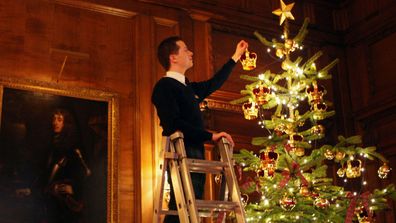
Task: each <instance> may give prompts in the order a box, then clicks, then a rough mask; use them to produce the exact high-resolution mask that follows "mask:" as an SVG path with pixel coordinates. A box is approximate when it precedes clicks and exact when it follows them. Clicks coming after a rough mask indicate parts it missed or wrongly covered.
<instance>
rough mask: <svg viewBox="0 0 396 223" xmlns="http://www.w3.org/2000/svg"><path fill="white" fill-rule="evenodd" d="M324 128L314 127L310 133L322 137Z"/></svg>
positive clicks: (320, 126) (321, 126)
mask: <svg viewBox="0 0 396 223" xmlns="http://www.w3.org/2000/svg"><path fill="white" fill-rule="evenodd" d="M324 131H325V128H324V127H323V125H315V126H313V127H312V128H311V133H312V134H316V135H323V134H324Z"/></svg>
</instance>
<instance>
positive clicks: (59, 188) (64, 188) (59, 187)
mask: <svg viewBox="0 0 396 223" xmlns="http://www.w3.org/2000/svg"><path fill="white" fill-rule="evenodd" d="M54 190H55V192H56V193H57V194H73V187H72V186H71V185H70V184H55V187H54Z"/></svg>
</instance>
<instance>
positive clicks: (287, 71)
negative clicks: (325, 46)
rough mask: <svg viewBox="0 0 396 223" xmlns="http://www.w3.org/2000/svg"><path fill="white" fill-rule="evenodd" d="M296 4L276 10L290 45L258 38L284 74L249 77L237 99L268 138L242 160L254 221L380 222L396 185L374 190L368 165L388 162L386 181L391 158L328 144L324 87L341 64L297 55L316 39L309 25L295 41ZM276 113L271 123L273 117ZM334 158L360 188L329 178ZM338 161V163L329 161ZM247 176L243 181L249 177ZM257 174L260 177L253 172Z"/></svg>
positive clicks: (247, 59) (355, 145)
mask: <svg viewBox="0 0 396 223" xmlns="http://www.w3.org/2000/svg"><path fill="white" fill-rule="evenodd" d="M293 5H294V3H292V4H288V5H286V4H285V3H284V2H283V1H282V0H281V8H280V9H277V10H275V11H273V13H274V14H276V15H278V16H280V25H281V26H283V35H282V40H281V41H277V40H276V39H273V40H272V41H269V40H267V39H266V38H264V37H263V36H262V35H261V34H260V33H258V32H255V33H254V35H255V36H256V37H257V38H258V39H259V40H260V42H262V43H263V44H264V45H265V46H266V47H268V52H269V53H272V52H274V51H275V55H276V57H277V60H279V61H281V69H280V70H281V71H280V72H279V73H272V72H271V71H269V70H267V71H265V72H264V73H262V74H260V75H258V76H250V75H242V76H241V79H244V80H246V81H248V82H249V84H247V85H246V86H245V89H244V90H242V91H241V94H242V95H243V97H242V98H240V99H237V100H234V101H232V103H234V104H242V108H243V112H244V117H245V118H246V119H248V120H253V119H258V124H259V125H261V127H262V128H263V129H267V130H268V134H267V135H265V136H263V137H257V138H254V139H253V140H252V144H253V145H254V146H258V147H259V148H260V151H259V153H258V154H255V153H254V152H252V151H248V150H245V149H242V150H240V152H239V153H238V154H235V156H234V158H235V160H236V162H237V163H238V167H239V169H243V171H248V172H249V173H250V175H249V173H247V174H246V176H248V177H245V180H244V181H243V182H242V183H241V185H240V187H241V191H242V193H243V196H245V202H246V203H245V204H246V207H245V211H246V215H247V220H248V222H336V223H338V222H347V223H349V222H353V221H358V222H366V223H367V222H374V220H375V216H374V213H375V212H376V211H378V210H381V209H385V208H386V207H387V199H388V198H389V197H391V198H395V197H396V193H395V189H394V185H389V186H387V187H386V188H382V189H376V190H374V191H366V190H365V187H364V186H365V185H366V184H367V181H366V180H365V179H364V164H365V162H366V160H367V159H370V160H375V161H378V162H381V163H382V164H383V165H382V166H381V167H380V168H379V169H378V176H379V177H380V178H386V177H387V175H388V173H389V172H390V168H389V166H388V165H387V162H388V161H387V160H386V158H385V157H383V156H382V155H381V154H379V153H377V152H376V148H375V147H373V146H370V147H364V146H362V139H361V137H360V136H352V137H343V136H339V137H338V141H339V142H338V143H337V144H336V145H320V139H322V138H323V137H324V135H325V128H324V126H323V124H322V122H323V121H324V120H325V119H327V118H329V117H331V116H333V115H335V112H334V111H332V110H331V109H330V105H331V103H329V102H327V101H325V99H324V96H325V94H326V89H325V88H324V87H323V85H321V84H320V83H319V82H320V81H322V80H326V79H330V78H331V74H330V73H329V71H330V70H331V68H332V67H333V66H334V65H336V63H337V62H338V60H334V61H333V62H331V63H330V64H328V65H327V66H324V67H323V68H321V69H318V68H317V67H316V64H315V62H316V61H317V59H318V58H319V57H320V56H321V55H322V52H318V53H316V54H314V55H313V56H312V57H310V58H309V59H308V60H306V61H305V62H304V61H303V58H302V57H296V58H294V59H293V57H292V54H293V53H294V52H296V51H297V50H298V49H302V42H303V40H304V38H305V36H306V35H307V33H308V30H307V27H308V19H306V20H305V21H304V24H303V25H302V27H301V28H300V30H299V32H298V33H297V35H295V36H294V38H291V37H290V36H289V28H288V19H294V17H293V15H292V14H291V9H292V7H293ZM256 59H257V55H256V54H255V53H253V52H249V51H246V53H245V55H244V56H242V58H241V62H242V65H243V68H244V70H252V69H254V68H255V64H256ZM268 113H270V114H271V115H270V117H268ZM326 160H332V161H331V162H335V165H337V166H339V169H338V171H337V175H338V177H341V178H344V181H345V182H347V181H348V180H349V179H350V180H352V179H353V180H355V181H356V180H360V183H359V184H361V185H359V186H360V189H359V190H355V191H352V190H351V191H348V190H346V189H345V188H344V187H342V186H336V185H335V182H333V181H334V180H333V178H329V177H328V176H327V171H326V170H327V165H326V164H325V161H326ZM326 162H330V161H326ZM239 172H240V174H239V175H240V176H241V175H242V171H239ZM252 173H253V174H252ZM252 193H256V194H259V196H256V197H259V199H256V201H247V198H248V194H252Z"/></svg>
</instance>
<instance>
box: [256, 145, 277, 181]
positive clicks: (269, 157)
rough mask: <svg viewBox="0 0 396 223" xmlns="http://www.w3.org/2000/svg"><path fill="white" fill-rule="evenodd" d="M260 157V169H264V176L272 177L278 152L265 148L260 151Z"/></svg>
mask: <svg viewBox="0 0 396 223" xmlns="http://www.w3.org/2000/svg"><path fill="white" fill-rule="evenodd" d="M260 159H261V169H262V170H263V171H264V176H265V177H268V178H272V177H274V174H275V170H276V166H277V162H278V153H277V152H274V151H271V149H270V148H267V149H266V150H265V151H264V152H262V153H260Z"/></svg>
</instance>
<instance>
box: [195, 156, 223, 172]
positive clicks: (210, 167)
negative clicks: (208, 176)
mask: <svg viewBox="0 0 396 223" xmlns="http://www.w3.org/2000/svg"><path fill="white" fill-rule="evenodd" d="M187 164H188V166H189V168H190V171H191V172H200V173H214V174H216V173H221V172H222V171H224V168H225V167H227V166H228V165H227V163H225V162H221V161H213V160H200V159H187Z"/></svg>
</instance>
